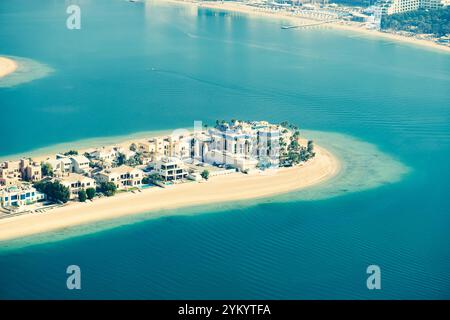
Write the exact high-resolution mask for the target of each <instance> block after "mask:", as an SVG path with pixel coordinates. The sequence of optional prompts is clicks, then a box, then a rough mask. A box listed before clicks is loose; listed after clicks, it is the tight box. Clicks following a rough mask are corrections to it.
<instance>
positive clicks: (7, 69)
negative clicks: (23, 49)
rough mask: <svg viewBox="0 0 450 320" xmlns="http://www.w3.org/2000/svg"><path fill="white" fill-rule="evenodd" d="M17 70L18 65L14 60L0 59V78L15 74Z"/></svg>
mask: <svg viewBox="0 0 450 320" xmlns="http://www.w3.org/2000/svg"><path fill="white" fill-rule="evenodd" d="M16 69H17V63H16V62H15V61H14V60H11V59H8V58H5V57H0V78H2V77H5V76H7V75H8V74H10V73H13V72H14V71H16Z"/></svg>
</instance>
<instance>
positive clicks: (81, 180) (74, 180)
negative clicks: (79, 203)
mask: <svg viewBox="0 0 450 320" xmlns="http://www.w3.org/2000/svg"><path fill="white" fill-rule="evenodd" d="M55 180H57V181H59V182H60V183H61V184H62V185H63V186H65V187H67V188H68V189H69V192H70V199H75V198H77V197H78V192H79V191H80V190H82V189H84V190H86V189H87V188H94V189H95V188H96V186H97V183H96V181H95V180H94V179H92V178H89V177H86V176H83V175H81V174H78V173H69V174H68V175H67V176H63V177H60V178H57V179H55Z"/></svg>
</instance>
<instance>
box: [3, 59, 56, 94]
mask: <svg viewBox="0 0 450 320" xmlns="http://www.w3.org/2000/svg"><path fill="white" fill-rule="evenodd" d="M4 57H5V58H8V59H12V60H14V61H15V62H16V64H17V69H16V70H15V71H14V72H12V73H10V74H8V75H7V76H5V77H2V78H0V88H9V87H14V86H17V85H20V84H22V83H27V82H30V81H34V80H37V79H40V78H44V77H46V76H48V75H49V74H51V73H52V72H53V69H52V68H51V67H49V66H48V65H45V64H43V63H40V62H37V61H35V60H32V59H28V58H23V57H14V56H4Z"/></svg>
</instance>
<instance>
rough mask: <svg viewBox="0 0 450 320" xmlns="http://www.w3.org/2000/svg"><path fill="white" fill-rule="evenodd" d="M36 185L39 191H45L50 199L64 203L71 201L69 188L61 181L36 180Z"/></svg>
mask: <svg viewBox="0 0 450 320" xmlns="http://www.w3.org/2000/svg"><path fill="white" fill-rule="evenodd" d="M34 187H35V188H36V190H38V191H39V192H42V193H45V194H46V195H47V198H48V199H49V200H52V201H54V202H62V203H66V202H67V201H69V198H70V192H69V188H67V187H65V186H63V185H62V184H61V183H60V182H59V181H48V180H42V181H39V182H36V183H35V184H34Z"/></svg>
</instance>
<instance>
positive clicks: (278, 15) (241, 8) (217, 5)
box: [162, 0, 450, 53]
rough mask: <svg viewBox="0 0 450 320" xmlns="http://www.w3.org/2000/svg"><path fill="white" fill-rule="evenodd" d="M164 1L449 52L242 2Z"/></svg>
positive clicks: (354, 26)
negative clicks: (348, 32) (359, 34)
mask: <svg viewBox="0 0 450 320" xmlns="http://www.w3.org/2000/svg"><path fill="white" fill-rule="evenodd" d="M162 1H164V2H168V3H170V2H172V3H179V4H180V3H182V4H183V3H184V4H187V5H194V6H198V7H202V8H209V9H220V10H225V11H231V12H239V13H245V14H249V15H257V16H260V17H266V18H272V19H283V20H286V21H288V22H289V23H290V24H292V25H299V26H301V25H313V24H317V25H320V26H321V27H323V26H326V27H330V28H334V29H340V30H348V31H354V32H358V33H362V34H364V35H366V36H371V37H379V38H384V39H388V40H393V41H399V42H404V43H409V44H414V45H419V46H422V47H427V48H430V49H437V50H440V51H445V52H449V53H450V47H448V46H444V45H440V44H437V43H435V42H432V41H429V40H423V39H416V38H413V37H407V36H403V35H399V34H394V33H388V32H381V31H378V30H369V29H366V28H363V27H362V26H360V25H358V24H356V23H350V22H348V23H340V22H327V23H323V22H322V21H317V20H312V19H307V18H304V17H299V16H293V15H292V14H290V13H288V12H284V11H279V12H271V11H266V10H263V9H260V8H257V7H252V6H248V5H245V4H242V3H238V2H219V1H217V2H198V1H195V0H162Z"/></svg>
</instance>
